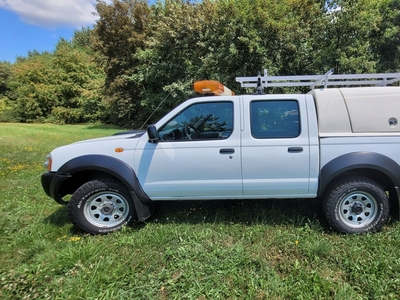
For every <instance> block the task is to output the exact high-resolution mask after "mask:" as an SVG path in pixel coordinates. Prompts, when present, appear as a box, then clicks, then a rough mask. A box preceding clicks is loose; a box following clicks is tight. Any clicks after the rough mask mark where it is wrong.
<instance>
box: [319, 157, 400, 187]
mask: <svg viewBox="0 0 400 300" xmlns="http://www.w3.org/2000/svg"><path fill="white" fill-rule="evenodd" d="M356 169H368V170H376V171H380V172H382V173H384V174H386V175H387V176H388V177H389V178H390V180H391V181H392V183H393V185H394V186H399V185H400V166H399V165H398V164H397V163H396V162H395V161H394V160H393V159H391V158H389V157H387V156H384V155H382V154H379V153H373V152H352V153H348V154H344V155H342V156H339V157H337V158H335V159H333V160H331V161H330V162H329V163H327V164H326V165H325V166H324V167H323V168H322V170H321V174H320V185H319V189H318V194H319V195H322V194H323V192H324V190H325V188H326V187H327V185H328V184H329V183H330V182H331V181H332V180H333V179H334V178H335V177H336V176H338V175H340V174H341V173H344V172H347V171H351V170H356Z"/></svg>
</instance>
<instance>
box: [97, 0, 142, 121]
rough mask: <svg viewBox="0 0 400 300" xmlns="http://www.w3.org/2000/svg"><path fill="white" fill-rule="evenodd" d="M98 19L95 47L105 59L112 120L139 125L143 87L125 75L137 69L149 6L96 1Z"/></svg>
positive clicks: (136, 0)
mask: <svg viewBox="0 0 400 300" xmlns="http://www.w3.org/2000/svg"><path fill="white" fill-rule="evenodd" d="M96 11H97V14H98V16H99V20H98V21H97V23H96V26H95V33H96V35H97V38H98V39H97V41H95V43H94V49H95V50H96V51H98V52H99V53H100V54H101V55H102V56H103V57H104V58H105V60H104V62H103V63H104V67H105V73H106V76H107V77H106V82H105V88H106V90H105V93H106V94H105V95H106V101H107V103H109V105H110V107H111V112H112V115H111V118H110V121H111V122H112V123H114V124H118V125H122V126H135V125H136V126H137V124H138V122H137V119H138V114H137V112H138V111H140V97H139V94H140V86H139V85H138V84H137V83H136V82H132V81H129V80H127V79H126V78H125V76H126V75H130V74H133V73H135V72H136V68H137V66H138V60H137V58H136V52H137V51H138V49H141V48H143V46H144V40H145V38H146V32H145V30H146V24H147V15H148V14H149V6H148V4H147V1H143V0H133V1H128V0H123V1H117V0H114V1H113V3H112V4H107V3H106V2H104V1H97V4H96Z"/></svg>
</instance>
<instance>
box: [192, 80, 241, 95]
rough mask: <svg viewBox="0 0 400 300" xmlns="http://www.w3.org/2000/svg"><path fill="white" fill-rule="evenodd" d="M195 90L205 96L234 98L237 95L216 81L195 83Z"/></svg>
mask: <svg viewBox="0 0 400 300" xmlns="http://www.w3.org/2000/svg"><path fill="white" fill-rule="evenodd" d="M194 90H195V91H196V92H198V93H201V94H205V95H215V96H232V95H235V93H234V92H232V91H231V90H230V89H228V88H227V87H226V86H224V85H223V84H222V83H220V82H218V81H216V80H201V81H196V82H195V83H194Z"/></svg>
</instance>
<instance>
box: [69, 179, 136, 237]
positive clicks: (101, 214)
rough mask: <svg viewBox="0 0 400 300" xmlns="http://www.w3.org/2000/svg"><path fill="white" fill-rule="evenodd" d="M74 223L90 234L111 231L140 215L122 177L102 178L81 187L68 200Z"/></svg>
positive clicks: (127, 223)
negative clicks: (119, 179) (117, 178)
mask: <svg viewBox="0 0 400 300" xmlns="http://www.w3.org/2000/svg"><path fill="white" fill-rule="evenodd" d="M68 213H69V216H70V219H71V221H72V223H73V224H74V225H76V226H77V227H79V228H81V229H83V230H84V231H86V232H87V233H90V234H107V233H110V232H114V231H116V230H119V229H120V228H121V227H123V226H125V225H129V224H131V223H133V222H134V221H135V219H136V218H137V215H136V211H135V207H134V204H133V202H132V199H131V196H130V193H129V191H128V189H127V188H126V187H125V186H124V185H123V184H122V183H121V182H119V181H118V180H115V179H113V178H102V179H97V180H92V181H88V182H86V183H85V184H83V185H82V186H81V187H79V188H78V189H77V190H76V191H75V193H74V194H73V195H72V197H71V199H70V201H69V203H68Z"/></svg>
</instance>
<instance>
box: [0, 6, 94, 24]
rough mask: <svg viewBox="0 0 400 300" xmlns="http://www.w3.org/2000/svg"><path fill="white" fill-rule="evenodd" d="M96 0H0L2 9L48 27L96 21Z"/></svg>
mask: <svg viewBox="0 0 400 300" xmlns="http://www.w3.org/2000/svg"><path fill="white" fill-rule="evenodd" d="M95 3H96V0H0V9H7V10H9V11H13V12H15V13H17V14H18V15H19V17H20V18H21V20H22V21H23V22H25V23H29V24H34V25H38V26H41V27H46V28H57V27H65V26H67V27H73V28H81V27H82V26H90V25H93V24H94V23H95V20H96V17H95V16H94V15H93V12H94V11H95V7H94V5H95Z"/></svg>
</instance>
